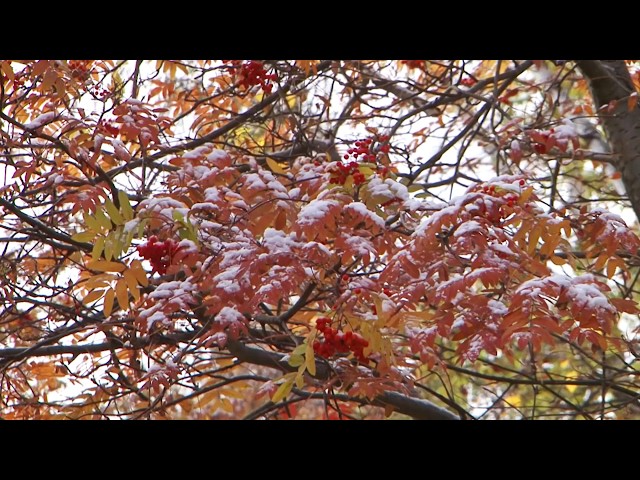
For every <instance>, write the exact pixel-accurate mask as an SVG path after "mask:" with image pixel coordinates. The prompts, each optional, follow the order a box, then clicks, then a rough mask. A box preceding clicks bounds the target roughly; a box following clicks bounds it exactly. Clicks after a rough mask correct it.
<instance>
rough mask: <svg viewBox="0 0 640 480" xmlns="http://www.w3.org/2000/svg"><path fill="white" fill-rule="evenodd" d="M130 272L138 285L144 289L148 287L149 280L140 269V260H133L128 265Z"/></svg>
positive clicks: (145, 273)
mask: <svg viewBox="0 0 640 480" xmlns="http://www.w3.org/2000/svg"><path fill="white" fill-rule="evenodd" d="M130 268H131V271H132V272H133V273H134V275H135V276H136V280H137V281H138V283H139V284H140V285H142V286H143V287H146V286H147V285H149V279H148V278H147V272H145V271H144V268H142V263H141V262H140V260H133V261H132V262H131V265H130Z"/></svg>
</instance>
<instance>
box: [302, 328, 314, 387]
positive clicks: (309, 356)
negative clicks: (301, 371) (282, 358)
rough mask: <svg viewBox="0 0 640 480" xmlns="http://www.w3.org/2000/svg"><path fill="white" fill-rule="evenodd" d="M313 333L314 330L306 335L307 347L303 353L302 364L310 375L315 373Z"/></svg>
mask: <svg viewBox="0 0 640 480" xmlns="http://www.w3.org/2000/svg"><path fill="white" fill-rule="evenodd" d="M314 333H315V331H313V332H312V333H311V334H310V335H309V337H307V343H306V345H307V349H306V351H305V354H304V365H305V367H306V369H307V371H308V372H309V374H310V375H311V376H315V375H316V358H315V354H314V351H313V340H314V338H315V334H314Z"/></svg>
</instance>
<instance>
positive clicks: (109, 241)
mask: <svg viewBox="0 0 640 480" xmlns="http://www.w3.org/2000/svg"><path fill="white" fill-rule="evenodd" d="M113 243H114V238H113V235H109V236H108V237H106V240H105V242H104V258H106V259H107V260H111V259H112V258H113Z"/></svg>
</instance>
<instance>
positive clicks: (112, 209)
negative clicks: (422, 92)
mask: <svg viewBox="0 0 640 480" xmlns="http://www.w3.org/2000/svg"><path fill="white" fill-rule="evenodd" d="M104 206H105V208H106V209H107V213H108V214H109V217H110V218H111V221H112V222H113V223H114V224H116V225H123V224H124V218H122V215H121V214H120V212H119V211H118V209H117V207H116V206H115V205H114V203H113V202H112V201H111V199H110V198H107V199H106V200H105V201H104Z"/></svg>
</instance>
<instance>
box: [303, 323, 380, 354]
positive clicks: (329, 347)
mask: <svg viewBox="0 0 640 480" xmlns="http://www.w3.org/2000/svg"><path fill="white" fill-rule="evenodd" d="M330 323H331V319H329V318H327V317H321V318H319V319H318V320H317V321H316V328H317V329H318V331H319V332H321V333H322V334H324V341H320V340H316V341H315V342H313V351H314V352H315V354H316V355H319V356H321V357H324V358H331V357H333V356H334V355H335V354H336V353H347V352H353V355H354V357H355V358H356V359H357V360H358V361H359V362H361V363H367V357H365V356H364V353H363V350H364V348H365V347H368V346H369V342H367V341H366V340H365V339H364V338H362V337H361V336H360V335H358V334H357V333H353V332H346V333H345V332H341V331H339V330H336V329H335V328H331V327H330V326H329V324H330Z"/></svg>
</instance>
